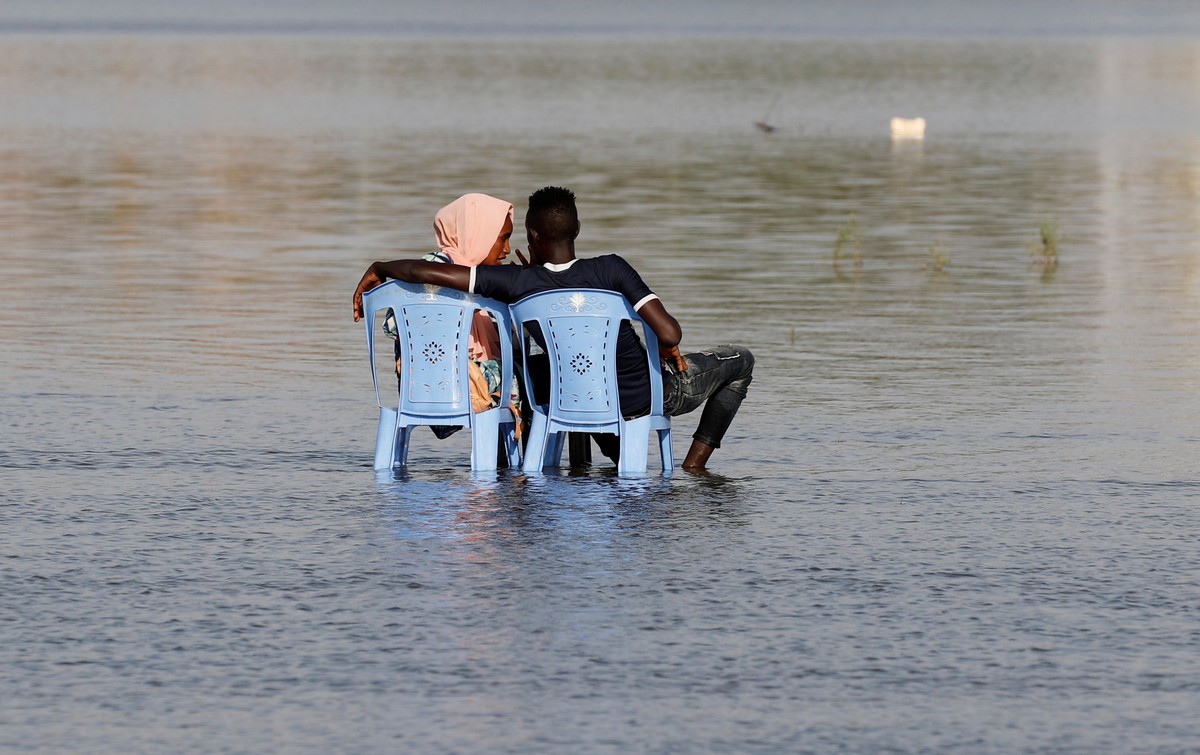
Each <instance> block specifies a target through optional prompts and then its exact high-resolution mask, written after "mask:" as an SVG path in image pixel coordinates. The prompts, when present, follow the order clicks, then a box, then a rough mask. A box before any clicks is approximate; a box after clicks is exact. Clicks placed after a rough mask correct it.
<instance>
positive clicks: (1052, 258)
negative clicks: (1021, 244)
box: [1026, 220, 1062, 275]
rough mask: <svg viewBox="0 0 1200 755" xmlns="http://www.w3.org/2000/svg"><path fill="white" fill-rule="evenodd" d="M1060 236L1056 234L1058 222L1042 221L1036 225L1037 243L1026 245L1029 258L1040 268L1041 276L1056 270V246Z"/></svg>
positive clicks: (1031, 242) (1060, 240)
mask: <svg viewBox="0 0 1200 755" xmlns="http://www.w3.org/2000/svg"><path fill="white" fill-rule="evenodd" d="M1060 243H1062V236H1061V235H1060V234H1059V232H1058V222H1057V221H1055V220H1043V221H1042V222H1041V223H1039V224H1038V241H1030V242H1029V243H1028V244H1026V249H1028V251H1029V258H1030V259H1031V260H1032V261H1033V264H1034V265H1035V266H1036V267H1038V268H1040V269H1041V271H1042V273H1043V274H1047V275H1048V274H1050V273H1052V272H1054V271H1055V270H1057V269H1058V246H1059V244H1060Z"/></svg>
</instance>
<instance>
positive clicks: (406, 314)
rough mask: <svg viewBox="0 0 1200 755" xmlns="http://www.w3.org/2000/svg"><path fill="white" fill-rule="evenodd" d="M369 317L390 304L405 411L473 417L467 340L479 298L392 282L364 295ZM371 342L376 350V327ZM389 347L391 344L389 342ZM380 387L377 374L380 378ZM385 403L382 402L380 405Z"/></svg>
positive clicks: (370, 334)
mask: <svg viewBox="0 0 1200 755" xmlns="http://www.w3.org/2000/svg"><path fill="white" fill-rule="evenodd" d="M363 302H364V307H365V308H366V309H365V312H366V314H367V315H368V317H369V318H370V319H369V322H373V321H374V313H375V312H377V311H379V310H382V309H385V308H390V309H391V310H392V311H393V313H394V314H395V317H396V327H397V330H398V331H399V333H400V367H401V370H402V373H401V377H400V386H401V392H400V407H399V411H400V413H401V414H402V415H415V416H425V417H452V416H464V417H465V416H469V415H470V413H471V392H470V387H469V386H470V384H469V379H470V378H469V375H468V374H467V372H466V364H467V359H466V354H467V340H468V337H469V335H470V331H471V320H472V317H473V316H474V312H475V300H474V299H473V298H472V297H471V296H470V295H469V294H466V293H463V292H462V291H455V290H454V289H450V288H441V287H438V286H420V285H415V284H411V283H400V282H398V281H391V282H389V283H387V284H385V285H383V286H380V287H379V288H377V289H374V290H372V291H368V292H367V294H366V295H364V297H363ZM367 342H368V344H369V345H371V349H372V353H373V352H374V345H373V344H374V330H373V329H372V328H371V327H370V326H369V325H368V327H367ZM386 348H387V350H388V352H391V350H392V348H391V343H390V341H389V342H388V345H387V347H386ZM376 383H377V387H376V391H378V379H377V380H376ZM382 405H383V404H381V406H382Z"/></svg>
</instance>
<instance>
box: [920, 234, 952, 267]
mask: <svg viewBox="0 0 1200 755" xmlns="http://www.w3.org/2000/svg"><path fill="white" fill-rule="evenodd" d="M948 267H950V255H949V254H946V253H945V252H943V251H942V244H941V242H937V241H935V242H934V243H932V244H930V245H929V261H928V262H926V263H925V269H926V270H928V271H929V272H931V273H934V274H936V275H940V274H942V273H945V272H946V268H948Z"/></svg>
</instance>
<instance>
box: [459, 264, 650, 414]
mask: <svg viewBox="0 0 1200 755" xmlns="http://www.w3.org/2000/svg"><path fill="white" fill-rule="evenodd" d="M471 279H472V282H473V284H472V289H471V291H472V293H476V294H480V295H482V296H487V297H490V298H492V299H496V300H497V301H502V302H504V303H505V304H512V303H513V302H516V301H519V300H521V299H524V298H525V297H526V296H530V295H532V294H538V293H541V292H542V291H553V290H555V289H559V288H602V289H606V290H608V291H616V292H617V293H619V294H621V295H622V296H624V297H625V298H626V299H627V300H628V301H629V303H630V305H632V306H633V307H634V308H637V307H640V306H641V305H643V304H645V303H646V302H647V301H649V300H650V299H654V298H657V297H656V296H655V295H654V292H653V291H651V290H650V287H649V286H647V285H646V284H645V282H644V281H643V280H642V276H640V275H638V272H637V271H636V270H634V269H633V266H632V265H630V264H629V263H628V262H626V261H625V260H624V259H622V258H621V257H618V256H617V255H615V254H606V255H604V256H602V257H590V258H588V259H576V260H574V261H573V262H569V263H567V264H566V265H555V266H553V267H546V266H540V267H519V266H517V265H480V266H479V267H476V268H474V270H473V272H472V276H471ZM617 389H618V391H619V392H620V394H621V412H622V413H623V414H625V415H626V416H632V415H637V414H642V413H644V412H645V411H646V409H647V408H649V406H650V376H649V373H648V371H647V365H646V348H645V347H644V346H643V345H642V341H641V339H640V338H638V336H637V333H635V332H634V330H633V328H632V327H631V326H630V325H629V323H628V322H623V323H621V329H620V332H619V333H618V335H617Z"/></svg>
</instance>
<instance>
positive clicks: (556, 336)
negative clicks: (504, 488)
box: [511, 289, 674, 475]
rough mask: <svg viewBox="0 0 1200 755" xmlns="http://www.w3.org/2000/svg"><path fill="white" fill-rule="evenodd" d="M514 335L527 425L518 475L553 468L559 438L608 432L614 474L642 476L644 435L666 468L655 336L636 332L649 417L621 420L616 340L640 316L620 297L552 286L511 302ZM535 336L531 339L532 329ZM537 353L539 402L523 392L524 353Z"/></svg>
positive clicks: (669, 461) (666, 431)
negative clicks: (616, 447)
mask: <svg viewBox="0 0 1200 755" xmlns="http://www.w3.org/2000/svg"><path fill="white" fill-rule="evenodd" d="M511 309H512V316H513V320H514V321H515V322H516V323H517V327H518V332H524V330H525V328H526V327H529V331H530V336H529V337H528V338H525V337H523V338H522V339H521V340H522V344H523V345H522V349H523V352H522V353H523V356H524V359H522V363H523V364H524V370H525V385H526V387H527V394H530V395H527V400H528V401H530V403H531V404H532V406H533V422H532V424H531V427H530V429H529V440H528V443H527V444H526V446H525V462H524V465H523V467H522V468H523V469H524V470H525V471H526V472H540V471H541V470H542V469H543V468H544V467H548V466H558V465H559V463H560V461H561V459H562V450H563V442H564V439H565V438H566V437H567V433H571V432H583V433H616V434H617V435H618V436H619V438H620V441H621V455H620V458H619V459H618V461H617V473H618V474H620V475H643V474H645V473H646V467H647V455H648V453H649V445H650V433H651V432H652V431H653V432H657V433H658V443H659V451H660V453H661V455H662V465H663V471H664V472H665V473H668V474H669V473H670V472H671V471H672V469H673V467H674V460H673V458H672V455H671V418H670V417H668V416H666V415H665V414H664V413H663V379H662V365H661V364H660V363H659V359H658V339H657V338H656V337H655V335H654V331H652V330H651V329H650V328H649V327H643V331H644V334H643V335H644V338H645V344H646V351H647V354H648V357H649V358H648V359H647V362H648V364H649V372H650V413H649V414H647V415H646V416H642V417H637V418H635V419H628V420H627V419H625V418H624V417H623V416H622V413H621V403H620V396H619V392H618V390H617V364H616V356H617V335H618V331H619V329H620V327H621V323H622V321H625V320H629V321H631V322H637V323H640V322H641V319H640V318H639V317H638V315H637V313H636V312H635V311H634V310H633V307H632V306H630V304H629V302H627V301H626V300H625V297H623V296H621V295H620V294H616V293H613V292H612V291H602V290H597V289H573V290H568V289H560V290H554V291H546V292H543V293H540V294H534V295H532V296H527V297H525V298H524V299H522V300H521V301H519V302H517V303H516V304H513V305H512V307H511ZM535 330H536V331H537V335H535V334H534V331H535ZM533 344H537V345H538V346H539V348H543V349H544V350H545V352H546V354H547V357H548V360H549V364H550V386H549V388H550V390H549V402H548V403H546V404H541V405H539V404H538V403H537V402H536V401H534V400H533V399H532V391H529V390H528V386H530V385H532V383H531V382H530V379H531V378H530V374H529V365H530V358H529V357H530V354H529V349H530V348H531V347H532V345H533Z"/></svg>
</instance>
